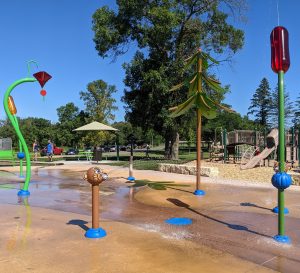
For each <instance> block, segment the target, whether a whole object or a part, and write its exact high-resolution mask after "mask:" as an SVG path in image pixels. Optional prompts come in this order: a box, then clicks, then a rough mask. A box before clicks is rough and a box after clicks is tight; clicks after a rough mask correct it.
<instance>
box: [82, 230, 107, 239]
mask: <svg viewBox="0 0 300 273" xmlns="http://www.w3.org/2000/svg"><path fill="white" fill-rule="evenodd" d="M84 236H85V237H86V238H91V239H97V238H102V237H105V236H106V231H105V230H104V229H102V228H90V229H88V230H87V231H86V233H85V234H84Z"/></svg>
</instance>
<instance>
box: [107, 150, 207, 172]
mask: <svg viewBox="0 0 300 273" xmlns="http://www.w3.org/2000/svg"><path fill="white" fill-rule="evenodd" d="M128 156H129V155H126V156H125V155H120V158H119V161H115V162H111V163H107V164H108V165H113V166H123V167H128V166H129V158H128ZM149 156H150V157H149V159H146V157H145V153H134V155H133V158H134V161H133V168H134V169H136V170H154V171H157V170H158V164H160V163H169V164H185V163H187V162H189V161H193V160H195V159H196V153H195V152H191V153H181V154H180V155H179V159H178V160H167V159H164V157H163V154H162V153H158V154H157V153H150V155H149ZM208 157H209V153H204V158H208ZM107 160H116V157H115V156H107ZM102 163H103V162H102ZM104 164H105V163H104Z"/></svg>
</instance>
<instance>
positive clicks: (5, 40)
mask: <svg viewBox="0 0 300 273" xmlns="http://www.w3.org/2000/svg"><path fill="white" fill-rule="evenodd" d="M114 3H115V1H111V0H89V1H86V0H73V1H72V0H51V1H40V0H39V1H38V0H27V1H24V0H9V1H0V26H1V32H0V33H1V43H0V56H1V67H0V72H1V73H0V94H1V96H0V99H1V100H3V94H4V92H5V90H6V89H7V87H8V86H9V85H10V84H12V83H13V82H14V81H15V80H17V79H20V78H23V77H26V76H27V64H26V62H27V61H28V60H32V59H33V60H36V61H37V62H38V64H39V70H45V71H47V72H48V73H50V74H51V75H52V76H53V79H51V80H50V81H49V82H48V83H47V84H46V86H45V89H46V90H47V96H46V100H45V102H43V100H42V97H41V95H40V94H39V92H40V90H41V89H40V86H39V85H38V84H37V83H26V84H23V85H21V86H19V87H17V88H16V89H15V90H14V91H13V93H12V96H13V97H14V100H15V104H16V106H17V110H18V114H17V115H18V116H20V117H28V116H32V117H42V118H46V119H49V120H51V121H53V122H55V121H57V113H56V109H57V108H58V107H60V106H62V105H65V104H66V103H68V102H74V103H75V105H77V106H78V107H79V108H80V109H84V105H83V103H82V101H81V100H80V98H79V91H81V90H85V88H86V85H87V84H88V83H89V82H91V81H94V80H98V79H103V80H104V81H106V82H107V83H109V84H114V85H116V87H117V89H118V93H117V94H116V95H115V98H116V100H117V105H118V107H119V110H118V111H117V112H116V121H121V120H123V118H124V114H125V111H124V109H123V104H122V103H121V101H120V100H121V97H122V95H123V89H124V84H123V78H124V71H123V69H122V63H124V62H128V61H130V59H131V57H132V56H133V53H134V50H135V48H134V47H132V48H131V49H130V50H129V52H128V54H126V55H124V56H121V57H119V58H118V59H117V61H116V62H115V63H111V60H110V59H104V60H103V59H102V58H100V57H99V56H98V55H97V52H96V50H95V47H94V42H93V31H92V30H91V26H92V24H91V22H92V14H93V13H94V12H95V10H96V9H97V8H99V7H101V6H102V5H113V4H114ZM276 3H277V0H249V1H248V11H247V12H246V14H245V15H246V17H247V22H246V23H242V22H238V21H233V23H234V24H235V25H236V26H237V27H239V28H241V29H243V30H244V31H245V46H244V48H243V49H242V50H241V51H239V53H237V54H236V55H235V56H234V59H233V63H232V64H223V65H221V66H220V67H218V68H216V69H215V73H216V74H217V76H218V77H219V78H220V80H221V82H222V83H223V84H230V85H231V93H230V94H229V95H228V96H227V98H226V100H225V102H226V103H228V104H230V105H232V107H233V108H234V109H235V110H236V111H238V112H240V113H241V114H242V115H244V114H246V113H247V109H248V107H249V105H250V99H251V98H252V95H253V93H254V91H255V90H256V88H257V87H258V85H259V83H260V81H261V79H262V78H263V77H267V78H268V80H269V81H270V84H271V86H272V87H273V88H274V87H275V85H276V82H277V76H276V74H275V73H274V72H272V70H271V68H270V42H269V37H270V32H271V31H272V29H273V28H274V27H275V26H277V10H276ZM299 10H300V1H298V0H279V14H280V25H283V26H285V27H286V28H287V29H288V31H289V34H290V56H291V67H290V70H289V71H288V72H287V73H286V77H285V84H286V87H287V90H288V91H289V93H290V96H291V99H292V100H295V99H296V97H298V96H299V94H300V77H299V73H300V53H299V50H300V44H299V40H300V39H299V37H300V31H299V30H298V29H297V26H299V25H300V16H299V13H298V11H299ZM215 57H217V56H215ZM298 60H299V61H298ZM32 72H33V73H34V72H36V70H35V67H34V66H32ZM0 118H1V119H3V118H5V112H4V109H3V110H2V111H0Z"/></svg>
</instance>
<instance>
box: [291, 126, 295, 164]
mask: <svg viewBox="0 0 300 273" xmlns="http://www.w3.org/2000/svg"><path fill="white" fill-rule="evenodd" d="M291 146H292V150H291V161H292V164H294V163H293V162H294V161H295V158H294V146H295V128H294V127H292V143H291Z"/></svg>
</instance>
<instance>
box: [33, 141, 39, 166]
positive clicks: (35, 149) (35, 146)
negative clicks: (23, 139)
mask: <svg viewBox="0 0 300 273" xmlns="http://www.w3.org/2000/svg"><path fill="white" fill-rule="evenodd" d="M32 151H33V155H34V157H33V160H34V161H37V156H38V151H39V145H38V143H37V140H35V141H34V142H33V144H32Z"/></svg>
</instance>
